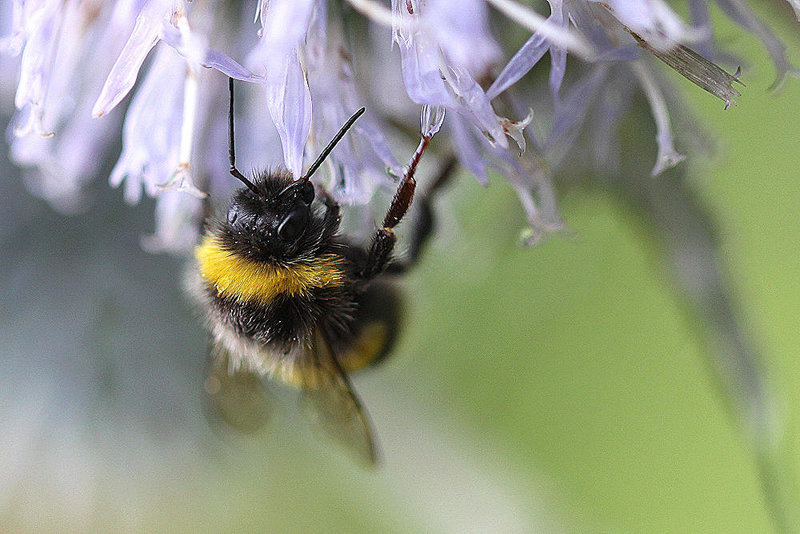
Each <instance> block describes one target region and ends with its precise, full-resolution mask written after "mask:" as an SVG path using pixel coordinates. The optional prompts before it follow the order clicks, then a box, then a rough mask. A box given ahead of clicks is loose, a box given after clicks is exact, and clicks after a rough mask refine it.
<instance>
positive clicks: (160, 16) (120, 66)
mask: <svg viewBox="0 0 800 534" xmlns="http://www.w3.org/2000/svg"><path fill="white" fill-rule="evenodd" d="M173 8H174V6H173V2H172V1H170V0H149V1H148V2H147V3H146V4H145V5H144V7H143V8H142V11H141V12H140V13H139V15H138V16H137V17H136V24H135V25H134V27H133V32H132V33H131V36H130V37H129V38H128V42H127V43H125V48H124V49H123V50H122V53H121V54H120V55H119V58H117V62H116V63H114V66H113V67H112V68H111V72H110V73H109V74H108V78H107V79H106V83H105V85H104V86H103V89H102V90H101V91H100V96H99V97H98V98H97V102H96V103H95V105H94V109H93V110H92V115H94V116H95V117H101V116H103V115H104V114H106V113H108V112H109V111H111V110H112V109H114V107H115V106H116V105H117V104H119V103H120V102H121V101H122V99H123V98H125V95H127V94H128V92H129V91H130V90H131V88H132V87H133V84H134V83H136V78H137V76H138V75H139V69H140V68H141V67H142V63H144V60H145V58H146V57H147V54H148V53H149V52H150V50H151V49H152V48H153V47H154V46H155V45H156V43H157V42H158V38H159V34H160V32H161V27H162V24H163V23H164V20H165V18H167V17H169V15H171V14H172V12H173Z"/></svg>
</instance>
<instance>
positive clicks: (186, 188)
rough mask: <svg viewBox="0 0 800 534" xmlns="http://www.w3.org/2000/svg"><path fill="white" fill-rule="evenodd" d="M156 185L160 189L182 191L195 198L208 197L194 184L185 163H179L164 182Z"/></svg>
mask: <svg viewBox="0 0 800 534" xmlns="http://www.w3.org/2000/svg"><path fill="white" fill-rule="evenodd" d="M156 187H158V189H160V190H161V191H183V192H184V193H189V194H190V195H192V196H193V197H197V198H207V197H208V193H206V192H205V191H201V190H200V189H198V188H197V186H195V185H194V182H193V181H192V173H191V171H190V170H189V165H188V164H186V163H181V164H180V165H179V166H178V168H177V169H176V170H175V172H174V173H173V174H172V176H171V177H170V179H169V180H168V181H167V182H166V183H164V184H159V185H157V186H156Z"/></svg>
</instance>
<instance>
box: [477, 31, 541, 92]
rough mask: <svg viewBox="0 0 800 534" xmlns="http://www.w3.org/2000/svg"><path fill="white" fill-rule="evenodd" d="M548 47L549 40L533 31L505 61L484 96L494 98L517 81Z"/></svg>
mask: <svg viewBox="0 0 800 534" xmlns="http://www.w3.org/2000/svg"><path fill="white" fill-rule="evenodd" d="M548 48H550V42H549V41H548V40H547V39H545V38H544V37H543V36H542V35H541V34H539V33H534V34H533V35H531V36H530V37H529V38H528V40H527V41H525V44H524V45H522V47H521V48H520V49H519V50H517V53H516V54H514V56H513V57H512V58H511V59H510V60H509V62H508V63H506V66H505V67H503V70H502V71H501V72H500V74H499V75H498V76H497V78H496V79H495V80H494V82H492V85H491V86H490V87H489V89H488V90H487V91H486V96H487V97H488V98H489V99H494V98H496V97H497V96H498V95H499V94H500V93H502V92H503V91H505V90H506V89H508V88H509V87H511V86H512V85H514V84H515V83H517V82H518V81H519V80H520V79H521V78H522V77H523V76H525V75H526V74H527V73H528V71H530V70H531V69H532V68H533V66H534V65H536V63H538V62H539V60H540V59H542V56H544V54H545V52H547V50H548Z"/></svg>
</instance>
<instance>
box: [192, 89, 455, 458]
mask: <svg viewBox="0 0 800 534" xmlns="http://www.w3.org/2000/svg"><path fill="white" fill-rule="evenodd" d="M229 91H230V107H229V117H228V134H229V161H230V173H231V174H232V175H233V176H234V177H235V178H236V179H238V180H239V181H240V182H242V184H244V187H241V188H239V189H238V190H237V191H236V192H235V193H234V194H233V197H232V199H231V202H230V206H229V209H228V212H227V216H226V217H225V218H224V219H213V218H212V219H209V220H208V221H207V222H206V232H205V235H204V237H203V239H202V242H201V243H200V244H199V245H198V246H197V247H196V249H195V262H194V263H193V269H192V273H191V274H190V276H189V280H188V286H189V290H190V293H191V295H192V297H193V299H194V300H195V301H196V302H197V303H198V304H199V306H200V308H201V310H202V311H203V316H204V319H205V324H206V327H207V328H208V330H209V332H210V334H211V340H212V341H211V342H212V349H211V360H210V365H209V372H208V377H207V379H206V383H205V389H206V391H207V393H208V395H209V398H210V401H211V405H212V407H213V408H214V409H215V411H216V412H217V413H218V414H219V415H220V416H221V417H222V418H223V419H224V420H225V421H226V422H227V423H229V424H231V425H232V426H234V427H236V428H238V429H240V430H244V431H252V430H255V429H256V428H258V427H260V426H261V425H262V424H263V422H264V421H265V420H266V418H267V417H268V407H267V404H268V398H267V397H266V391H265V389H264V388H263V384H262V377H269V378H271V379H273V380H276V381H279V382H283V383H286V384H290V385H292V386H296V387H297V388H299V390H300V391H301V396H302V398H303V399H304V400H305V401H306V404H307V405H308V407H309V408H310V412H309V413H310V415H311V417H312V419H314V420H315V421H316V422H318V423H319V424H320V425H321V426H322V428H323V429H324V430H325V431H327V432H328V433H329V434H330V435H332V436H333V437H334V438H335V439H338V440H339V441H340V442H342V443H343V444H344V445H345V446H347V447H348V448H349V449H351V450H352V451H354V452H355V453H356V454H357V455H358V456H359V457H360V458H361V459H362V460H364V461H365V462H366V463H368V464H373V463H375V461H376V456H377V454H376V445H375V440H374V438H373V431H372V429H371V425H370V423H369V420H368V417H367V414H366V411H365V409H364V408H363V406H362V404H361V401H360V400H359V398H358V396H357V395H356V393H355V392H354V390H353V387H352V385H351V384H350V381H349V378H348V373H350V372H353V371H358V370H360V369H363V368H365V367H368V366H370V365H373V364H375V363H376V362H378V361H380V360H381V359H382V358H383V357H384V356H385V355H386V354H387V353H388V352H389V351H390V349H391V347H392V344H393V342H394V340H395V338H396V335H397V331H398V324H399V319H400V298H399V294H398V292H397V289H396V288H395V287H394V285H393V283H392V278H393V276H394V275H397V274H399V273H401V272H403V271H404V270H405V269H406V268H408V267H409V266H410V265H411V264H412V263H413V262H414V260H415V259H416V258H417V256H418V254H419V251H420V248H421V245H422V244H423V242H424V241H425V240H426V238H427V237H428V236H429V234H430V230H431V227H432V211H431V209H430V206H429V202H428V199H429V197H430V195H424V196H423V198H422V200H421V201H420V202H419V204H420V206H421V211H420V213H421V216H420V222H419V224H417V225H416V227H415V230H414V231H413V235H412V238H411V244H410V251H409V254H408V257H407V259H406V261H404V262H403V261H399V260H396V259H395V258H394V256H393V250H394V246H395V242H396V237H395V233H394V228H395V226H397V224H398V223H399V222H400V221H401V220H402V219H403V216H404V215H405V213H406V211H407V210H408V208H409V206H410V204H411V201H412V199H413V197H414V191H415V187H416V182H415V179H414V172H415V170H416V167H417V164H418V162H419V160H420V157H421V156H422V154H423V152H424V151H425V149H426V147H427V146H428V143H429V142H430V138H431V136H427V137H426V136H424V135H423V137H422V139H421V141H420V145H419V147H418V148H417V150H416V152H415V153H414V155H413V157H412V158H411V161H410V163H409V165H408V166H407V167H406V171H405V173H404V175H403V176H402V177H400V180H399V184H398V188H397V192H396V194H395V195H394V198H393V199H392V201H391V204H390V206H389V209H388V211H387V214H386V217H385V219H384V221H383V224H382V225H380V227H379V228H378V229H377V230H376V232H375V234H374V236H373V238H372V240H371V242H370V244H369V245H368V246H361V245H357V244H354V243H352V242H350V241H348V240H347V239H346V238H345V237H343V236H341V235H339V233H338V230H339V221H340V209H339V206H338V204H337V203H336V202H335V201H334V200H333V198H332V197H331V196H330V195H329V194H328V193H327V192H326V191H324V190H322V189H321V188H318V187H315V185H314V184H313V183H312V182H311V181H310V178H311V176H312V175H313V173H314V172H315V171H316V170H317V169H318V168H319V166H320V165H321V164H322V163H323V162H324V160H325V158H326V157H327V156H328V155H329V154H330V152H331V151H332V150H333V148H334V147H335V145H336V144H337V143H338V142H339V141H340V140H341V139H342V138H343V137H344V136H345V134H346V132H347V130H348V129H349V128H350V127H351V126H352V125H353V123H354V122H355V121H356V120H357V119H358V117H360V116H361V115H362V114H363V113H364V108H361V109H360V110H358V111H357V112H356V113H355V114H354V115H353V116H352V117H350V119H349V120H348V121H347V122H346V123H345V124H344V126H342V128H341V129H340V130H339V132H338V133H337V135H336V136H335V137H334V138H333V140H332V141H331V142H330V143H329V144H328V145H327V147H326V148H325V149H324V150H323V151H322V153H321V154H320V155H319V157H318V158H317V159H316V161H315V162H314V163H313V164H312V165H311V166H310V167H309V169H308V171H307V172H306V173H305V175H303V176H301V177H299V178H296V177H294V176H292V174H291V173H290V172H289V171H287V170H286V169H282V168H279V169H277V170H273V171H265V172H260V173H256V174H255V175H254V176H253V178H252V180H251V179H248V178H247V177H245V176H244V175H243V174H242V173H241V172H240V171H239V170H238V169H237V168H236V156H235V143H234V119H233V109H234V92H233V80H232V79H229ZM452 165H453V163H452V162H451V163H450V164H449V165H448V166H447V167H449V168H452ZM449 168H448V169H446V172H445V173H443V174H442V176H441V177H440V179H438V180H436V181H435V182H434V183H435V184H437V186H438V184H441V183H443V182H444V180H443V179H442V178H443V177H444V176H446V175H447V174H449ZM437 186H434V187H432V188H431V192H432V191H433V190H434V189H435V188H436V187H437Z"/></svg>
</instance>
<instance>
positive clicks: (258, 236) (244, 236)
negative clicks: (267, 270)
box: [220, 171, 338, 263]
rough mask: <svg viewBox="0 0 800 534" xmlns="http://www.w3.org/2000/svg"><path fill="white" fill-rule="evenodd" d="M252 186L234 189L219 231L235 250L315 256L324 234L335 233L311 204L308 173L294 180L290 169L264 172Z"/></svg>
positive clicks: (278, 258)
mask: <svg viewBox="0 0 800 534" xmlns="http://www.w3.org/2000/svg"><path fill="white" fill-rule="evenodd" d="M253 186H254V187H253V188H249V187H243V188H241V189H239V190H238V191H236V193H235V194H234V195H233V197H232V199H231V203H230V206H229V207H228V213H227V216H226V218H225V220H224V221H221V225H220V234H221V236H222V238H223V240H224V243H225V245H226V248H228V249H229V250H231V252H234V253H236V254H239V255H240V256H243V257H245V258H248V259H252V260H256V261H265V262H270V263H287V262H291V261H292V260H297V259H303V258H309V257H312V256H313V255H314V253H315V252H316V250H317V249H318V248H319V245H320V244H321V239H322V236H323V235H331V234H332V233H333V232H330V231H323V230H325V226H326V221H325V219H324V218H323V216H322V215H321V214H319V213H317V210H315V209H314V208H313V207H312V203H313V201H314V185H313V184H312V183H311V182H310V181H309V180H308V178H301V179H300V180H296V181H295V180H293V179H292V176H291V174H290V173H288V172H287V171H277V172H264V173H262V175H261V176H259V177H258V178H257V179H256V180H254V181H253ZM328 224H330V223H328ZM336 224H338V222H337V223H336Z"/></svg>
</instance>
